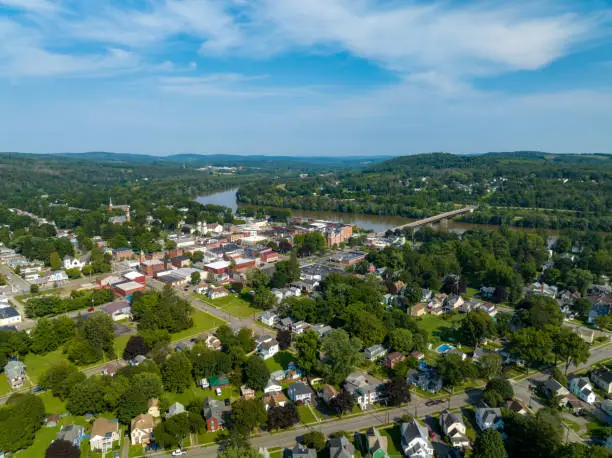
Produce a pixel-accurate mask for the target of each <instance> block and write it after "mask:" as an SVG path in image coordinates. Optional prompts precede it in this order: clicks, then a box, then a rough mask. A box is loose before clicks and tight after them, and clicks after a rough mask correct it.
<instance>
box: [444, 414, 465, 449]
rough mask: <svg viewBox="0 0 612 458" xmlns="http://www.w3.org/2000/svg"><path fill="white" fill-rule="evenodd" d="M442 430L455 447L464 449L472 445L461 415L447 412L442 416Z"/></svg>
mask: <svg viewBox="0 0 612 458" xmlns="http://www.w3.org/2000/svg"><path fill="white" fill-rule="evenodd" d="M440 428H442V431H443V432H444V434H445V435H446V436H448V438H449V439H450V441H451V444H452V445H453V447H457V448H464V447H468V446H469V445H470V440H469V439H468V437H467V436H466V434H465V432H466V429H465V423H463V418H462V417H461V415H459V414H454V413H450V412H449V411H448V410H445V411H444V412H442V413H441V414H440Z"/></svg>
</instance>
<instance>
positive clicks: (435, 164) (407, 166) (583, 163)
mask: <svg viewBox="0 0 612 458" xmlns="http://www.w3.org/2000/svg"><path fill="white" fill-rule="evenodd" d="M571 167H580V168H581V169H589V168H590V169H592V170H594V171H595V170H599V171H602V172H605V173H610V172H612V155H610V154H552V153H543V152H538V151H513V152H499V153H486V154H480V155H457V154H449V153H430V154H416V155H411V156H401V157H397V158H393V159H389V160H387V161H384V162H381V163H379V164H374V165H372V166H371V167H368V168H367V169H365V170H364V171H363V172H364V173H377V172H393V173H401V172H408V173H409V174H411V175H413V174H416V173H422V174H424V175H429V174H433V173H439V171H440V170H442V171H451V170H453V169H463V170H465V169H474V171H478V170H479V169H480V170H482V169H485V170H491V171H501V172H509V171H510V172H520V171H521V170H522V171H525V172H527V171H528V170H529V168H542V169H546V170H549V171H550V170H571ZM602 167H604V168H603V169H602ZM532 171H534V172H535V171H536V170H532Z"/></svg>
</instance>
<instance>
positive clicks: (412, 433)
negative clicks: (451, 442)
mask: <svg viewBox="0 0 612 458" xmlns="http://www.w3.org/2000/svg"><path fill="white" fill-rule="evenodd" d="M401 433H402V452H404V455H405V456H407V457H408V458H433V456H434V450H433V447H432V446H431V442H429V436H428V434H427V428H425V427H424V426H423V425H421V424H420V423H419V422H418V421H417V420H415V419H414V418H413V419H411V420H410V421H409V422H407V423H402V425H401Z"/></svg>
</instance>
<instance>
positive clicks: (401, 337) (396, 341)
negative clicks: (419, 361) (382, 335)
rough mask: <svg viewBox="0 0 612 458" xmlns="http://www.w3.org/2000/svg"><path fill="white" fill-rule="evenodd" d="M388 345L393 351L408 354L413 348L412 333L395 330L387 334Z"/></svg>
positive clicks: (405, 330) (404, 330) (406, 330)
mask: <svg viewBox="0 0 612 458" xmlns="http://www.w3.org/2000/svg"><path fill="white" fill-rule="evenodd" d="M389 345H391V348H393V349H394V350H395V351H399V352H400V353H404V354H405V353H408V352H410V351H411V350H412V348H413V347H414V345H413V343H412V333H411V332H410V331H409V330H408V329H402V328H397V329H394V330H393V331H391V332H390V333H389Z"/></svg>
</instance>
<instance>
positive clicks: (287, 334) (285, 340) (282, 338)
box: [276, 329, 292, 350]
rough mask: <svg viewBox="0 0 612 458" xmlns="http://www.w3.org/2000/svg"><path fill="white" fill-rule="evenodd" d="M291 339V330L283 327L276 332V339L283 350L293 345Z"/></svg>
mask: <svg viewBox="0 0 612 458" xmlns="http://www.w3.org/2000/svg"><path fill="white" fill-rule="evenodd" d="M291 340H292V336H291V331H287V330H285V329H281V330H280V331H278V333H277V334H276V341H277V342H278V347H279V348H280V349H281V350H287V349H288V348H289V347H291Z"/></svg>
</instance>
